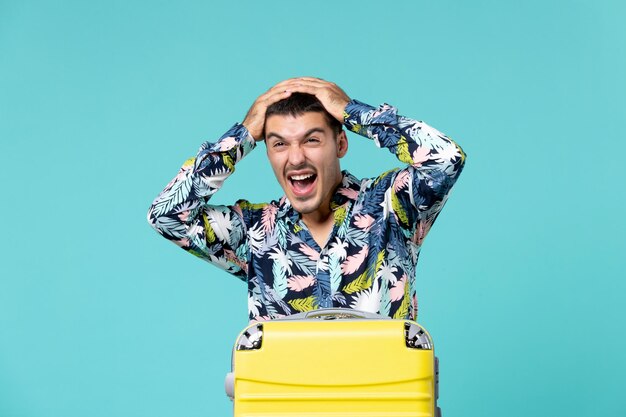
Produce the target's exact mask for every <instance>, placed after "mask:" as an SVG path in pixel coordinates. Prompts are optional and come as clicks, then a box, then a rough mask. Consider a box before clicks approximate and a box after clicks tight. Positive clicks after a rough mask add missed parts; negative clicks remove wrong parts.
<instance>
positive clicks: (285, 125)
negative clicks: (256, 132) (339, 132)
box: [265, 112, 331, 139]
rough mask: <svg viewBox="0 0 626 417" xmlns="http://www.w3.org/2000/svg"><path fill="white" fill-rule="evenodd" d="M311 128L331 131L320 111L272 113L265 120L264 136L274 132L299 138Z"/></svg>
mask: <svg viewBox="0 0 626 417" xmlns="http://www.w3.org/2000/svg"><path fill="white" fill-rule="evenodd" d="M311 129H323V130H324V131H325V132H326V133H330V132H331V128H330V126H329V125H328V121H327V120H326V117H325V116H324V114H322V113H318V112H307V113H303V114H299V115H297V116H292V115H290V114H285V115H282V114H273V115H271V116H269V117H268V118H267V120H265V136H266V137H267V136H269V135H271V134H276V135H279V136H281V137H282V138H285V139H289V138H300V137H302V136H304V135H306V133H307V132H309V131H310V130H311Z"/></svg>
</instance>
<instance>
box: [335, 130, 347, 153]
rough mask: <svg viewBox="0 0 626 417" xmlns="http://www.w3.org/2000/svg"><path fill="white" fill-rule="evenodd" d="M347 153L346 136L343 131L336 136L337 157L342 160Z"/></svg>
mask: <svg viewBox="0 0 626 417" xmlns="http://www.w3.org/2000/svg"><path fill="white" fill-rule="evenodd" d="M346 152H348V137H347V136H346V132H345V131H343V130H342V131H341V133H339V134H338V135H337V157H338V158H343V156H344V155H345V154H346Z"/></svg>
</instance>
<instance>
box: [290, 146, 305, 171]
mask: <svg viewBox="0 0 626 417" xmlns="http://www.w3.org/2000/svg"><path fill="white" fill-rule="evenodd" d="M305 159H306V158H305V156H304V152H303V151H302V148H301V147H300V146H299V145H298V144H294V145H292V146H290V147H289V165H291V166H296V167H297V166H299V165H302V163H304V161H305Z"/></svg>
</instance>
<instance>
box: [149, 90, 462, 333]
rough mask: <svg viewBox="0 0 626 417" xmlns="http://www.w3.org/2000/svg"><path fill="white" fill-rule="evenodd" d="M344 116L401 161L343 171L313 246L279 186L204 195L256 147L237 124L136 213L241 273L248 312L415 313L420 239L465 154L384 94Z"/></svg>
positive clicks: (255, 316) (254, 316)
mask: <svg viewBox="0 0 626 417" xmlns="http://www.w3.org/2000/svg"><path fill="white" fill-rule="evenodd" d="M344 125H345V127H346V128H348V129H349V130H351V131H353V132H356V133H358V134H360V135H362V136H365V137H367V138H370V139H373V141H374V142H375V144H376V145H377V146H378V147H384V148H387V149H388V150H389V151H391V152H393V153H394V154H395V155H396V156H397V158H398V159H399V160H400V161H401V162H403V163H404V164H406V166H405V167H403V168H396V169H392V170H390V171H387V172H385V173H383V174H381V175H379V176H378V177H376V178H365V179H357V178H356V177H354V176H353V175H352V174H350V173H348V172H347V171H343V181H342V183H341V185H340V186H339V187H338V189H337V190H336V192H335V194H334V197H333V200H332V202H331V208H332V210H333V214H334V226H333V229H332V232H331V234H330V236H329V238H328V240H327V243H326V245H325V246H324V247H320V246H319V245H318V244H317V243H316V241H315V240H314V239H313V237H312V236H311V234H310V233H309V231H308V230H307V227H306V225H305V224H304V222H303V221H302V220H301V219H300V215H299V214H298V212H296V211H295V210H294V209H293V208H292V206H291V204H290V202H289V200H287V199H286V197H284V196H283V197H282V198H281V199H279V200H277V201H271V202H269V203H261V204H253V203H250V202H248V201H246V200H239V201H237V202H236V203H235V204H233V205H230V206H220V205H211V204H209V200H210V198H211V196H212V195H213V193H215V192H216V191H217V190H219V188H220V187H221V185H222V183H223V182H224V180H226V179H227V178H228V176H229V175H231V174H232V173H233V172H234V171H235V165H236V164H237V162H239V161H240V160H241V159H242V158H243V157H244V156H246V154H248V152H250V151H251V150H252V149H253V148H254V147H255V145H256V142H255V140H254V138H253V137H252V136H251V135H250V134H249V132H248V131H247V129H246V128H245V127H244V126H243V125H241V124H236V125H234V126H233V127H232V128H231V129H230V130H228V131H227V132H226V133H225V134H224V135H223V136H222V138H221V139H220V140H219V141H217V142H216V143H210V142H206V143H204V144H203V145H202V146H201V147H200V150H199V151H198V154H197V156H196V157H195V158H192V159H189V160H188V161H187V162H185V163H184V165H183V167H182V168H181V169H180V171H179V173H178V175H176V177H175V178H174V179H173V180H172V181H171V182H170V183H169V184H168V185H167V186H166V187H165V189H164V190H163V191H162V192H161V193H160V194H159V196H158V197H157V198H156V199H155V200H154V202H153V204H152V206H151V207H150V209H149V212H148V221H149V223H150V224H151V225H152V227H154V228H155V229H156V230H157V231H158V232H159V233H160V234H161V235H163V236H164V237H165V238H167V239H169V240H171V241H172V242H174V243H176V244H177V245H178V246H180V247H182V248H183V249H185V250H186V251H188V252H190V253H192V254H194V255H196V256H198V257H200V258H202V259H204V260H206V261H208V262H210V263H212V264H214V265H216V266H218V267H220V268H222V269H224V270H226V271H228V272H229V273H231V274H233V275H234V276H236V277H237V278H239V279H241V280H243V281H246V282H247V284H248V313H249V318H250V320H251V321H260V320H268V319H273V318H278V317H282V316H285V315H290V314H294V313H297V312H302V311H308V310H312V309H317V308H325V307H349V308H354V309H358V310H364V311H369V312H373V313H379V314H382V315H385V316H389V317H393V318H409V319H413V320H415V319H416V317H417V297H416V292H415V285H414V283H415V266H416V263H417V260H418V256H419V251H420V247H421V245H422V241H423V240H424V237H425V236H426V234H427V233H428V231H429V230H430V228H431V226H432V224H433V222H434V221H435V219H436V218H437V215H438V214H439V212H440V211H441V208H442V207H443V205H444V203H445V201H446V199H447V196H448V193H449V192H450V189H451V188H452V186H453V184H454V182H455V181H456V179H457V177H458V176H459V174H460V173H461V170H462V168H463V164H464V161H465V154H464V153H463V151H462V150H461V148H460V147H459V146H458V145H457V144H456V143H455V142H453V141H452V140H451V139H450V138H448V137H446V136H445V135H443V134H442V133H440V132H439V131H437V130H435V129H434V128H432V127H430V126H428V125H427V124H425V123H423V122H419V121H416V120H413V119H410V118H407V117H404V116H400V115H398V114H397V110H396V109H395V108H394V107H392V106H390V105H387V104H383V105H381V106H380V107H379V108H374V107H372V106H369V105H367V104H364V103H361V102H359V101H357V100H352V101H350V103H348V105H347V106H346V108H345V114H344Z"/></svg>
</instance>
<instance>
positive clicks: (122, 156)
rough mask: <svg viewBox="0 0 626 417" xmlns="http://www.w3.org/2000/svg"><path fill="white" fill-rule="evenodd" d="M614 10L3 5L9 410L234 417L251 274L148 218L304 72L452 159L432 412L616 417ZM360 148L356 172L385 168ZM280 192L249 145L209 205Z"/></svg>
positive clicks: (364, 145)
mask: <svg viewBox="0 0 626 417" xmlns="http://www.w3.org/2000/svg"><path fill="white" fill-rule="evenodd" d="M227 3H228V4H227ZM625 21H626V10H625V6H624V3H623V2H620V1H617V0H616V1H608V0H607V1H591V0H589V1H582V0H579V1H575V0H572V1H545V0H544V1H538V0H532V1H523V2H522V1H519V2H518V1H495V0H494V1H484V0H479V1H471V2H469V1H460V0H459V1H438V2H432V1H412V2H408V1H406V2H404V1H397V2H388V4H387V5H385V3H384V2H373V1H343V2H340V3H337V2H330V1H329V2H306V3H304V2H292V1H271V2H253V1H232V2H219V3H218V2H215V3H211V2H208V1H207V2H201V1H182V2H178V3H177V5H174V2H165V1H133V2H128V1H122V0H117V1H107V2H97V3H96V2H85V1H69V0H65V1H40V2H34V1H28V0H21V1H8V0H0V174H1V178H0V179H1V189H0V195H1V196H2V197H1V200H0V201H1V204H0V215H1V217H0V219H2V221H1V223H0V224H1V233H2V239H1V242H0V246H1V251H0V253H1V255H0V256H1V259H2V261H1V262H0V277H1V278H0V416H2V417H48V416H64V417H74V416H76V417H84V416H91V417H97V416H106V417H111V416H151V417H155V416H209V415H220V416H227V415H229V413H230V407H231V406H230V403H229V402H228V400H227V399H226V398H225V396H224V394H223V389H222V382H223V376H224V374H225V373H226V372H227V370H228V369H229V366H230V348H231V344H232V342H233V341H234V338H235V337H236V334H237V332H238V331H239V330H240V329H241V328H242V327H243V326H244V325H245V324H246V320H247V316H246V296H245V286H244V285H243V284H242V283H240V282H238V281H236V280H235V279H233V278H231V277H230V276H228V275H227V274H225V273H222V272H220V271H219V270H218V269H216V268H214V267H211V266H209V265H208V264H205V263H203V262H202V261H200V260H198V259H196V258H194V257H192V256H190V255H188V254H186V253H184V252H183V251H182V250H180V249H177V248H176V247H175V246H174V245H172V244H171V243H169V242H167V241H166V240H164V239H161V238H159V237H158V236H157V235H156V234H155V232H153V231H152V230H151V229H150V227H149V226H148V225H147V224H146V221H145V214H146V211H147V208H148V205H149V204H150V202H151V201H152V199H153V198H154V197H155V196H156V194H157V193H158V192H159V191H160V190H161V188H162V187H163V186H164V185H165V184H166V183H167V182H168V181H169V180H170V178H171V177H173V176H174V175H175V173H176V172H177V170H178V168H179V166H180V165H181V164H182V162H183V161H184V160H185V159H186V158H187V157H189V156H192V155H194V154H195V151H196V150H197V148H198V146H199V145H200V143H201V142H202V141H203V140H214V139H216V138H218V137H219V136H220V135H221V134H222V133H223V132H224V131H225V130H226V129H227V128H228V127H230V126H231V125H232V124H233V123H234V122H236V121H240V120H242V119H243V116H244V115H245V113H246V111H247V110H248V107H249V105H250V104H251V103H252V101H253V100H254V99H255V98H256V97H257V96H258V95H259V94H261V93H262V92H264V91H265V90H266V89H267V88H269V87H270V86H271V85H273V84H274V83H276V82H277V81H279V80H281V79H284V78H287V77H292V76H298V75H314V76H319V77H322V78H325V79H329V80H332V81H335V82H336V83H337V84H339V85H340V86H342V87H343V88H344V89H345V90H346V92H348V94H350V95H351V96H353V97H355V98H358V99H360V100H362V101H366V102H369V103H372V104H378V103H381V102H383V101H386V102H389V103H392V104H394V105H395V106H397V107H398V108H399V109H400V111H401V113H402V114H406V115H409V116H413V117H415V118H418V119H422V120H425V121H427V122H428V123H429V124H431V125H433V126H435V127H437V128H439V129H440V130H442V131H444V132H446V133H447V134H449V135H450V136H452V137H453V138H455V139H456V140H457V141H458V142H459V143H460V144H462V146H463V147H464V148H465V150H466V151H467V153H468V155H469V156H468V164H467V166H466V170H465V172H464V173H463V175H462V176H461V179H460V181H459V183H458V184H457V187H456V189H455V190H454V192H453V195H452V198H451V199H450V201H449V203H448V205H447V207H446V208H445V209H444V212H443V215H442V216H441V217H440V219H439V220H438V223H437V224H436V226H435V228H434V229H433V231H432V232H431V234H430V236H429V238H428V239H427V240H426V243H425V245H424V248H423V251H422V259H421V262H420V265H419V268H418V283H419V296H420V321H421V322H422V323H423V324H424V325H426V326H427V328H429V329H430V330H431V332H432V334H433V336H434V337H435V341H436V343H437V348H438V350H439V355H440V356H441V358H442V391H441V392H442V397H441V405H442V407H443V409H444V413H445V415H446V416H448V417H453V416H462V417H472V416H509V417H517V416H520V417H521V416H529V415H533V416H580V417H582V416H600V415H602V416H607V417H608V416H624V415H626V400H624V396H623V394H622V390H623V387H624V383H625V382H626V381H625V377H624V373H625V371H626V359H625V358H624V356H625V355H624V351H625V348H626V336H625V335H624V332H623V329H624V318H625V317H626V314H625V313H626V308H625V307H624V302H623V297H624V294H625V290H626V284H625V283H624V272H623V269H624V266H625V265H624V264H625V263H624V249H625V247H626V245H624V242H623V240H624V234H625V232H626V227H625V226H626V222H625V221H624V217H623V214H624V209H625V207H624V205H625V204H624V200H625V193H624V185H623V183H624V180H625V179H626V178H625V177H626V175H625V173H624V167H623V160H624V155H625V153H626V145H625V142H626V140H625V138H626V128H625V127H624V122H625V121H626V103H625V101H626V100H625V97H626V76H625V74H626V29H625V25H624V22H625ZM351 138H352V140H351V151H350V153H349V155H348V157H347V158H346V159H345V160H344V167H346V168H348V169H350V170H351V171H353V172H354V173H356V174H357V175H360V176H366V175H375V174H377V173H379V172H381V171H383V170H386V169H388V168H390V167H393V166H396V165H397V163H396V161H395V160H394V158H393V157H392V156H390V155H387V154H385V153H384V151H379V150H377V149H376V148H375V146H373V144H372V143H370V142H367V141H362V140H360V138H359V137H356V136H352V137H351ZM279 195H280V189H279V187H278V185H277V184H275V180H274V178H273V176H272V173H271V170H270V169H269V167H268V165H267V163H266V161H265V155H264V153H263V152H261V151H256V152H254V153H253V154H252V155H250V156H249V157H248V158H247V159H246V160H244V161H243V162H242V163H241V165H240V166H238V172H237V173H236V174H235V176H233V177H232V178H231V179H230V180H229V182H228V183H227V185H226V186H225V187H224V189H223V191H221V192H220V193H219V194H218V195H217V196H216V197H215V199H216V201H217V202H221V203H227V202H232V201H234V200H235V199H237V198H240V197H244V196H245V197H247V198H249V199H251V200H257V201H263V200H266V199H269V198H274V197H277V196H279Z"/></svg>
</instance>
